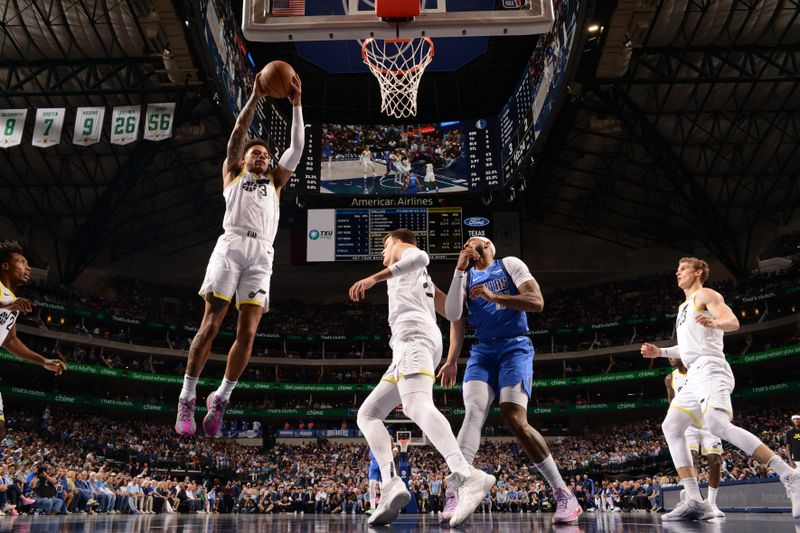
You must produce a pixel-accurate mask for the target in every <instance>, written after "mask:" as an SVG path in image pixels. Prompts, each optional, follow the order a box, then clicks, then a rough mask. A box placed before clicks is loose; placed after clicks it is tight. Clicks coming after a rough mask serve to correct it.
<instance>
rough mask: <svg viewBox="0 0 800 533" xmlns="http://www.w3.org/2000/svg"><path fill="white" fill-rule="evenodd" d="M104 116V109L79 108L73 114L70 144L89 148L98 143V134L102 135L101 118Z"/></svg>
mask: <svg viewBox="0 0 800 533" xmlns="http://www.w3.org/2000/svg"><path fill="white" fill-rule="evenodd" d="M105 115H106V108H105V107H79V108H78V111H77V112H76V113H75V130H74V132H73V133H72V143H73V144H80V145H83V146H89V145H90V144H95V143H97V142H100V134H101V133H103V117H105Z"/></svg>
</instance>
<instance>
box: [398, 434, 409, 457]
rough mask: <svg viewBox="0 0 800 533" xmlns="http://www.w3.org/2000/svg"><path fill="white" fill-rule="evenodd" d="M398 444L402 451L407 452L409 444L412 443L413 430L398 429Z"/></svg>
mask: <svg viewBox="0 0 800 533" xmlns="http://www.w3.org/2000/svg"><path fill="white" fill-rule="evenodd" d="M397 444H398V445H399V446H400V451H401V452H402V453H406V452H407V451H408V446H409V445H410V444H411V432H410V431H398V432H397Z"/></svg>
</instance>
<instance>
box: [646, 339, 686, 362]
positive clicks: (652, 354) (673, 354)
mask: <svg viewBox="0 0 800 533" xmlns="http://www.w3.org/2000/svg"><path fill="white" fill-rule="evenodd" d="M639 351H640V352H641V353H642V357H644V358H645V359H656V358H658V357H666V358H667V359H674V358H680V356H681V354H680V352H679V351H678V346H677V345H675V346H670V347H668V348H659V347H658V346H656V345H655V344H652V343H649V342H645V343H644V344H642V347H641V349H640V350H639Z"/></svg>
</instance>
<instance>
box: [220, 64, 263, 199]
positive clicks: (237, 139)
mask: <svg viewBox="0 0 800 533" xmlns="http://www.w3.org/2000/svg"><path fill="white" fill-rule="evenodd" d="M266 95H267V93H266V92H265V91H264V90H263V89H262V88H261V84H260V83H259V82H258V76H256V81H255V83H254V84H253V92H252V93H250V98H249V99H248V100H247V102H246V103H245V104H244V107H242V110H241V111H240V112H239V116H238V118H237V119H236V125H235V126H234V127H233V132H231V137H230V139H228V153H227V157H226V158H225V162H224V163H223V164H222V186H223V188H224V187H227V186H228V184H229V183H230V182H231V181H233V180H234V179H235V178H236V176H237V175H238V174H239V171H240V170H241V168H242V157H243V156H244V145H245V144H246V143H247V130H249V129H250V125H251V124H252V123H253V116H254V115H255V112H256V106H257V105H258V101H259V100H261V98H263V97H264V96H266Z"/></svg>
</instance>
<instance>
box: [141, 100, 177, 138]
mask: <svg viewBox="0 0 800 533" xmlns="http://www.w3.org/2000/svg"><path fill="white" fill-rule="evenodd" d="M174 118H175V103H169V104H148V105H147V114H146V115H145V123H144V138H145V140H148V141H162V140H164V139H167V138H169V137H172V122H173V119H174Z"/></svg>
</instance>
